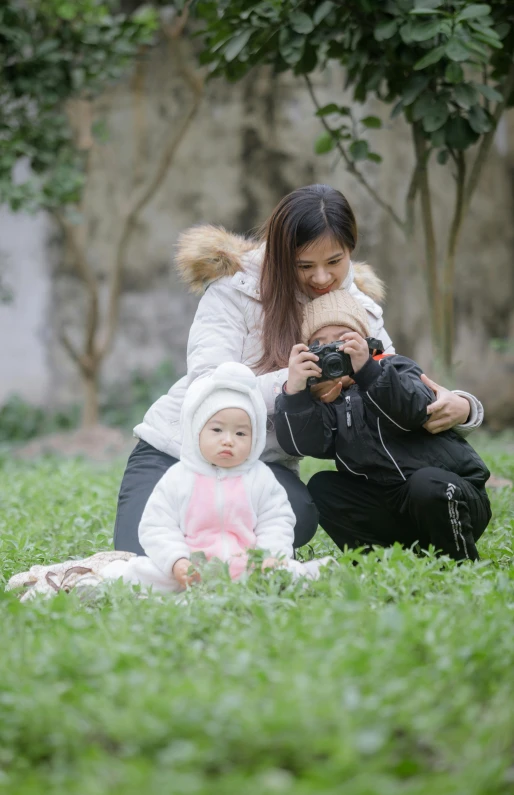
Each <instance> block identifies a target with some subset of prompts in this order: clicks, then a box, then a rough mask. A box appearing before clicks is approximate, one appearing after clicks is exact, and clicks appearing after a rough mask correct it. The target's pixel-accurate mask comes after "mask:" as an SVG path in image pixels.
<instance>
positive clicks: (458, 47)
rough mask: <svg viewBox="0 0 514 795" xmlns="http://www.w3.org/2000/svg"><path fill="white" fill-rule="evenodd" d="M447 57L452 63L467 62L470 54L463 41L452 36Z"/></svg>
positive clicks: (448, 44) (447, 45)
mask: <svg viewBox="0 0 514 795" xmlns="http://www.w3.org/2000/svg"><path fill="white" fill-rule="evenodd" d="M446 55H447V56H448V58H450V59H451V60H452V61H467V60H469V57H470V52H469V50H468V48H467V47H466V46H465V45H464V43H463V41H462V40H461V39H458V38H457V36H452V38H451V39H450V40H449V41H448V43H447V44H446Z"/></svg>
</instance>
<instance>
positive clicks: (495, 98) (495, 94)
mask: <svg viewBox="0 0 514 795" xmlns="http://www.w3.org/2000/svg"><path fill="white" fill-rule="evenodd" d="M473 86H474V87H475V88H476V90H477V91H480V93H481V94H482V96H484V97H485V98H486V99H488V100H490V101H491V102H501V101H502V100H503V96H502V95H501V94H500V92H499V91H497V90H496V89H495V88H493V87H492V86H488V85H484V83H473Z"/></svg>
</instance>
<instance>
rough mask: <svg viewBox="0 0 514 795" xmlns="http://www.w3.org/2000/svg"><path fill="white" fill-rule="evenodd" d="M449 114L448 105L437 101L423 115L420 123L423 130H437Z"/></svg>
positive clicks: (429, 131)
mask: <svg viewBox="0 0 514 795" xmlns="http://www.w3.org/2000/svg"><path fill="white" fill-rule="evenodd" d="M449 115H450V111H449V110H448V106H447V105H446V103H444V102H439V103H438V104H437V106H436V107H434V108H433V110H431V111H430V113H427V114H426V116H423V120H422V124H423V129H424V130H425V132H428V133H431V132H435V131H436V130H438V129H439V128H440V127H442V126H443V125H444V123H445V122H446V119H447V118H448V116H449Z"/></svg>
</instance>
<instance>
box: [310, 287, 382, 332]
mask: <svg viewBox="0 0 514 795" xmlns="http://www.w3.org/2000/svg"><path fill="white" fill-rule="evenodd" d="M325 326H346V327H347V328H350V329H352V330H353V331H357V332H358V333H359V334H361V336H363V337H367V336H369V325H368V313H367V312H366V310H365V309H364V307H363V306H362V304H361V303H360V301H357V299H356V298H354V297H353V295H350V293H349V292H348V290H332V292H330V293H326V295H322V296H320V297H319V298H315V299H314V301H310V302H309V303H308V304H306V305H305V307H304V313H303V325H302V342H304V343H305V344H308V342H309V340H310V339H311V338H312V336H313V335H314V334H315V333H316V331H319V329H321V328H325Z"/></svg>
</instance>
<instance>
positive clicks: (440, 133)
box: [430, 127, 446, 149]
mask: <svg viewBox="0 0 514 795" xmlns="http://www.w3.org/2000/svg"><path fill="white" fill-rule="evenodd" d="M444 130H445V128H444V127H439V129H438V130H434V132H433V133H430V142H431V144H432V146H433V147H434V148H435V149H437V148H438V147H440V146H444V145H445V143H446V137H445V132H444Z"/></svg>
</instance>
